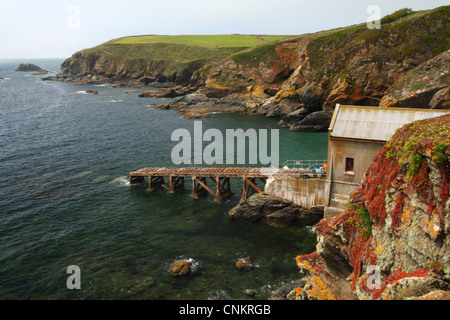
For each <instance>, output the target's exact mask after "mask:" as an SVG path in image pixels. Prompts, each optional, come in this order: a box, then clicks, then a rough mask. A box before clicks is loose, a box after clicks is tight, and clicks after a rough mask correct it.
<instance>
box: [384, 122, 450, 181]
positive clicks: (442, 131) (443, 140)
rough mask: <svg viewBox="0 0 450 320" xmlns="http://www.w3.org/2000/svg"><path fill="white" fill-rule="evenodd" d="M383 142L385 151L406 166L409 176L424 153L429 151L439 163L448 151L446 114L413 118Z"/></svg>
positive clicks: (449, 129) (449, 130) (449, 127)
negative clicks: (421, 118)
mask: <svg viewBox="0 0 450 320" xmlns="http://www.w3.org/2000/svg"><path fill="white" fill-rule="evenodd" d="M394 137H395V138H393V139H391V140H390V141H389V142H388V143H387V144H386V153H385V156H386V155H387V153H388V152H389V156H390V157H393V155H394V154H395V159H396V160H397V161H398V163H399V164H400V165H405V166H406V168H407V176H408V177H409V178H410V179H412V178H413V177H414V176H415V175H416V174H417V173H418V172H419V170H420V168H421V167H422V164H423V162H424V154H425V153H428V152H431V157H432V161H433V162H434V163H435V164H437V165H441V164H443V163H444V162H448V161H449V158H448V153H449V150H450V115H443V116H440V117H435V118H430V119H425V120H420V121H414V122H412V123H410V124H408V125H405V126H403V127H402V128H400V129H398V130H397V131H396V133H395V135H394Z"/></svg>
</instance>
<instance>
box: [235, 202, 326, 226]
mask: <svg viewBox="0 0 450 320" xmlns="http://www.w3.org/2000/svg"><path fill="white" fill-rule="evenodd" d="M228 216H229V217H230V218H231V219H234V220H238V221H249V222H261V223H264V224H268V225H271V226H273V227H279V228H283V227H287V226H291V225H313V224H315V223H317V222H318V221H319V220H320V219H321V218H322V217H323V209H320V208H316V209H304V208H302V207H301V206H298V205H295V204H293V203H292V202H290V201H288V200H285V199H283V198H279V197H275V196H271V195H267V194H255V195H252V196H251V197H250V198H248V199H247V200H246V201H244V202H243V203H241V204H239V205H237V206H236V207H234V208H233V209H231V210H230V212H229V213H228Z"/></svg>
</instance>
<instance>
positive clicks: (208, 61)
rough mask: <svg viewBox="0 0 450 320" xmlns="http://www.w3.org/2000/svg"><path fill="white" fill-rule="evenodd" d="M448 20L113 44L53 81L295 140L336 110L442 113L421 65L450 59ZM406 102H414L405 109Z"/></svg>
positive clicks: (423, 14)
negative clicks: (164, 100)
mask: <svg viewBox="0 0 450 320" xmlns="http://www.w3.org/2000/svg"><path fill="white" fill-rule="evenodd" d="M449 15H450V6H443V7H439V8H436V9H434V10H428V11H419V12H411V11H410V10H399V11H398V12H396V13H394V14H392V15H390V16H388V17H385V18H383V19H382V25H381V29H368V28H367V26H366V24H365V23H363V24H360V25H354V26H350V27H344V28H338V29H333V30H328V31H321V32H317V33H314V34H305V35H301V36H295V37H286V36H285V37H283V36H279V37H270V36H238V35H229V36H178V37H173V38H172V37H167V36H166V37H164V36H141V37H128V38H121V39H115V40H111V41H109V42H107V43H105V44H102V45H100V46H97V47H94V48H91V49H86V50H82V51H80V52H77V53H75V54H74V55H73V56H72V57H71V58H69V59H67V60H66V61H65V62H64V63H63V65H62V73H61V74H60V75H58V77H56V79H57V80H64V81H76V82H110V83H116V84H141V85H151V86H155V85H160V84H161V83H163V84H170V85H171V86H176V85H178V86H180V87H179V89H181V88H182V87H187V88H188V90H185V91H181V90H178V91H179V93H180V94H184V95H186V93H187V95H186V99H180V100H178V101H177V102H175V103H171V104H168V105H164V106H162V108H172V109H177V110H180V112H182V113H187V114H189V115H191V116H195V117H201V116H206V115H208V114H209V113H211V112H214V111H221V112H223V111H231V112H246V113H259V114H264V115H266V116H268V117H282V119H281V121H280V125H283V126H286V127H289V128H290V129H291V130H294V131H324V130H326V129H327V128H328V124H329V122H330V119H331V115H332V112H333V109H334V106H335V105H336V103H341V104H355V105H372V106H377V105H381V106H404V105H406V106H413V107H416V106H417V107H422V108H423V107H441V108H442V107H448V95H449V93H448V83H449V81H448V76H445V77H442V76H441V77H440V79H435V78H436V75H437V74H438V72H439V70H442V69H439V68H434V69H433V68H427V67H426V66H423V65H424V64H425V65H426V64H427V63H428V62H429V61H432V59H434V58H436V56H438V55H439V54H441V53H443V52H446V51H448V50H449V49H450V25H449V20H448V16H449ZM186 37H188V38H186ZM189 37H190V38H189ZM193 37H197V38H193ZM206 37H208V38H207V39H206ZM158 41H159V42H158ZM217 44H219V45H217ZM445 59H447V60H445ZM445 63H447V64H448V55H447V56H445V57H444V63H443V64H441V65H444V66H445ZM431 64H432V63H431ZM421 66H423V67H421ZM443 70H444V71H445V72H447V73H448V68H446V67H444V68H443ZM433 71H434V72H435V73H434V74H432V72H433ZM424 76H428V77H429V78H428V79H434V80H433V81H434V82H433V88H430V85H427V82H426V81H424V79H422V80H420V79H421V77H424ZM414 77H416V80H417V81H414V79H412V78H414ZM438 82H439V83H438ZM435 89H436V90H435ZM193 91H196V92H194V93H193ZM425 91H426V92H425ZM424 92H425V93H424ZM414 93H417V94H416V95H417V96H420V99H416V100H414V103H413V104H410V102H411V101H412V100H411V99H410V98H411V95H413V94H414ZM189 94H193V96H191V97H189ZM144 96H145V95H144Z"/></svg>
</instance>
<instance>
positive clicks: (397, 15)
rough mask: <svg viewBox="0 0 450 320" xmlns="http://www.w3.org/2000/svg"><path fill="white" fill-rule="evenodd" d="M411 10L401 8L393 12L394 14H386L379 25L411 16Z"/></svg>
mask: <svg viewBox="0 0 450 320" xmlns="http://www.w3.org/2000/svg"><path fill="white" fill-rule="evenodd" d="M412 12H413V10H412V9H411V8H403V9H400V10H397V11H395V12H394V13H391V14H388V15H387V16H385V17H383V18H382V19H381V23H382V24H385V23H391V22H394V21H395V20H398V19H400V18H403V17H406V16H407V15H409V14H411V13H412Z"/></svg>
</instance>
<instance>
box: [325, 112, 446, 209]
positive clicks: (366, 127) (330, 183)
mask: <svg viewBox="0 0 450 320" xmlns="http://www.w3.org/2000/svg"><path fill="white" fill-rule="evenodd" d="M446 113H450V110H438V109H407V108H381V107H365V106H344V105H336V108H335V110H334V114H333V118H332V120H331V123H330V127H329V129H328V159H327V167H328V170H327V175H326V181H325V188H324V193H325V195H324V198H325V212H324V215H325V217H327V216H334V215H337V214H339V213H341V212H342V211H344V210H345V208H346V205H347V203H348V201H349V197H350V194H351V193H352V192H353V191H354V190H355V189H356V188H357V187H358V186H359V185H360V184H361V181H362V178H363V176H364V173H365V171H366V170H367V169H368V168H369V166H370V164H371V163H372V161H373V159H374V157H375V156H376V155H377V154H378V153H379V152H380V151H381V149H382V148H383V146H384V144H385V143H386V142H387V141H388V140H389V139H390V137H391V136H392V135H393V134H394V133H395V131H396V130H397V129H398V128H400V127H402V126H403V125H405V124H407V123H410V122H413V121H416V120H422V119H427V118H433V117H437V116H441V115H443V114H446Z"/></svg>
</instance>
